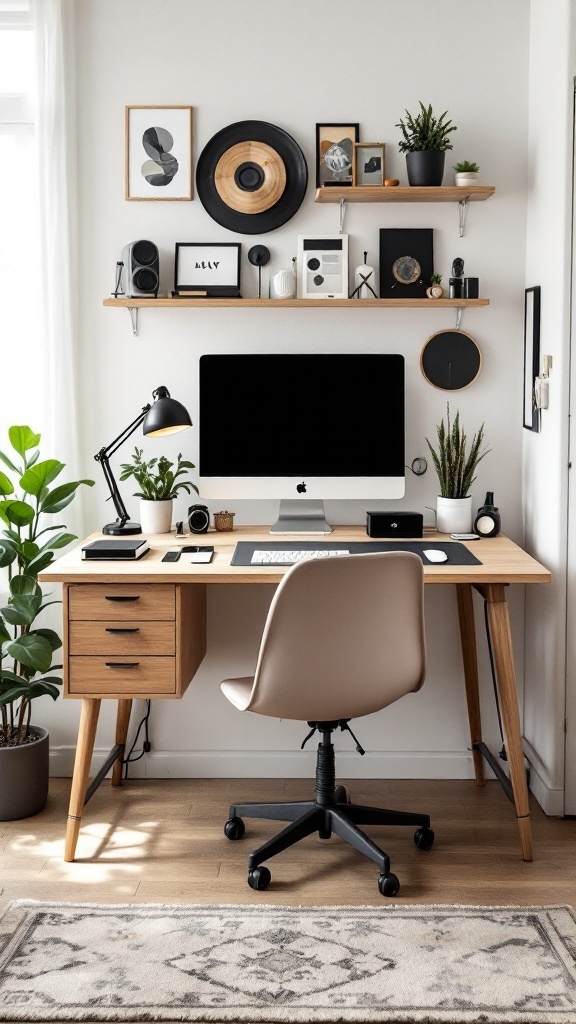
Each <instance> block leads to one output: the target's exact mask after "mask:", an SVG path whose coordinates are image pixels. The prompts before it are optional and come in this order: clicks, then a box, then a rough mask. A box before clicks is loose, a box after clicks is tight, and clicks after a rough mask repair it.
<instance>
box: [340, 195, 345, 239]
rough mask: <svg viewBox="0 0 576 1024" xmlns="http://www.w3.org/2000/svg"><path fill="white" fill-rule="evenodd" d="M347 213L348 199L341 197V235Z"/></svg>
mask: <svg viewBox="0 0 576 1024" xmlns="http://www.w3.org/2000/svg"><path fill="white" fill-rule="evenodd" d="M345 214H346V200H345V199H341V200H340V227H339V229H338V233H339V234H340V235H341V234H342V232H343V231H344V216H345Z"/></svg>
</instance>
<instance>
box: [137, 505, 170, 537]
mask: <svg viewBox="0 0 576 1024" xmlns="http://www.w3.org/2000/svg"><path fill="white" fill-rule="evenodd" d="M140 526H141V527H142V533H170V527H171V526H172V498H169V499H168V501H145V500H144V498H140Z"/></svg>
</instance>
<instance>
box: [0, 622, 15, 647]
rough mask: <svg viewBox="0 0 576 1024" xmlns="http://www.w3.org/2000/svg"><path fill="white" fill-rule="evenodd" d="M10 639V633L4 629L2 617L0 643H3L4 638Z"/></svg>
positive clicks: (4, 624)
mask: <svg viewBox="0 0 576 1024" xmlns="http://www.w3.org/2000/svg"><path fill="white" fill-rule="evenodd" d="M11 639H12V637H11V636H10V633H9V632H8V630H7V629H6V623H5V622H4V619H0V643H4V641H5V640H11Z"/></svg>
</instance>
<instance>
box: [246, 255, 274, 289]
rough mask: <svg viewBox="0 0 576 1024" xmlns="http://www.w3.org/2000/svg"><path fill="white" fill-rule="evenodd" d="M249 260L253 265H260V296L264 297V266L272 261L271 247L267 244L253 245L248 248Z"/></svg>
mask: <svg viewBox="0 0 576 1024" xmlns="http://www.w3.org/2000/svg"><path fill="white" fill-rule="evenodd" d="M248 260H249V261H250V263H251V264H252V266H253V267H258V298H259V299H261V298H262V267H265V266H266V264H267V263H269V262H270V249H268V248H267V247H266V246H265V245H253V246H252V248H251V249H249V250H248Z"/></svg>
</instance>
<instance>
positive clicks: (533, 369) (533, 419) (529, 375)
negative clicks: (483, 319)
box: [523, 285, 540, 433]
mask: <svg viewBox="0 0 576 1024" xmlns="http://www.w3.org/2000/svg"><path fill="white" fill-rule="evenodd" d="M539 375H540V286H539V285H537V286H536V287H534V288H526V289H525V291H524V410H523V425H524V428H525V429H526V430H533V431H534V432H535V433H538V432H539V431H540V411H539V409H537V408H536V405H535V402H534V382H535V380H536V377H538V376H539Z"/></svg>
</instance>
